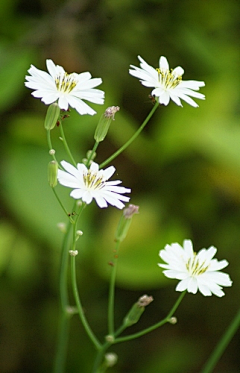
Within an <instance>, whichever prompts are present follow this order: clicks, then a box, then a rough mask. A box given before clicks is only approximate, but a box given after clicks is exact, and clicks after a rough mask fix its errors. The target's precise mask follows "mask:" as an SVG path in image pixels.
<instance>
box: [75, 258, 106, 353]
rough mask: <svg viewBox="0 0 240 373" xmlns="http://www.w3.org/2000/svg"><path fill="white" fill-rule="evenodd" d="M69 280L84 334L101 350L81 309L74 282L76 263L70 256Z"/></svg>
mask: <svg viewBox="0 0 240 373" xmlns="http://www.w3.org/2000/svg"><path fill="white" fill-rule="evenodd" d="M71 279H72V289H73V294H74V298H75V302H76V305H77V309H78V314H79V317H80V320H81V322H82V324H83V327H84V329H85V331H86V333H87V334H88V336H89V338H90V339H91V341H92V342H93V344H94V346H95V347H96V349H97V350H100V349H101V348H102V345H101V344H100V342H99V341H98V340H97V338H96V337H95V335H94V333H93V332H92V330H91V328H90V326H89V324H88V322H87V319H86V317H85V314H84V312H83V308H82V304H81V301H80V297H79V294H78V288H77V280H76V261H75V256H71Z"/></svg>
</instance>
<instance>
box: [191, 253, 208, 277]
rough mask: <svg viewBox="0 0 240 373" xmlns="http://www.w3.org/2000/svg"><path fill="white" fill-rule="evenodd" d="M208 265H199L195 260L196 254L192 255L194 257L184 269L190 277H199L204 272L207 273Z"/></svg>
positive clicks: (197, 260)
mask: <svg viewBox="0 0 240 373" xmlns="http://www.w3.org/2000/svg"><path fill="white" fill-rule="evenodd" d="M208 267H209V265H206V264H205V263H204V262H203V263H200V262H199V259H197V256H196V254H195V253H194V257H193V258H192V259H189V260H188V262H187V263H186V268H187V270H188V272H190V273H191V275H192V276H199V275H202V274H203V273H204V272H206V271H207V269H208Z"/></svg>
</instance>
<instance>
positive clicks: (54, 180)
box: [48, 161, 58, 188]
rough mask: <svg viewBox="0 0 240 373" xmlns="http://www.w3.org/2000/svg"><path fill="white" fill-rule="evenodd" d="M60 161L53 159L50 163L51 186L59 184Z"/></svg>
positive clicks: (49, 180) (49, 181)
mask: <svg viewBox="0 0 240 373" xmlns="http://www.w3.org/2000/svg"><path fill="white" fill-rule="evenodd" d="M57 174H58V163H57V162H56V161H51V162H49V163H48V183H49V185H50V187H51V188H54V187H55V186H56V185H57Z"/></svg>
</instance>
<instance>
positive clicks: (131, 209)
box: [123, 204, 139, 219]
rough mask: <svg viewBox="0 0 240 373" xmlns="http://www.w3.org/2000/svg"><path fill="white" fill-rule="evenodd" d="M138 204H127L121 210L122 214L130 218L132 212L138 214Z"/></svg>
mask: <svg viewBox="0 0 240 373" xmlns="http://www.w3.org/2000/svg"><path fill="white" fill-rule="evenodd" d="M138 210H139V206H135V205H131V204H130V205H129V206H128V207H126V208H125V209H124V210H123V215H124V216H125V218H126V219H131V217H132V216H133V215H134V214H138Z"/></svg>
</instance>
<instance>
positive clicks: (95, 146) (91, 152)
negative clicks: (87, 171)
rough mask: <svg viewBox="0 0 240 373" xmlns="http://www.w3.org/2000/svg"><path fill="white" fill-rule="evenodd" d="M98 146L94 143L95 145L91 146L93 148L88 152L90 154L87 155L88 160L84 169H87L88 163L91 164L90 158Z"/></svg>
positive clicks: (97, 143)
mask: <svg viewBox="0 0 240 373" xmlns="http://www.w3.org/2000/svg"><path fill="white" fill-rule="evenodd" d="M98 145H99V142H97V141H95V144H94V146H93V148H92V150H91V151H90V154H89V156H88V160H87V163H86V167H89V165H90V162H91V160H92V157H93V155H94V153H95V152H96V150H97V147H98Z"/></svg>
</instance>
